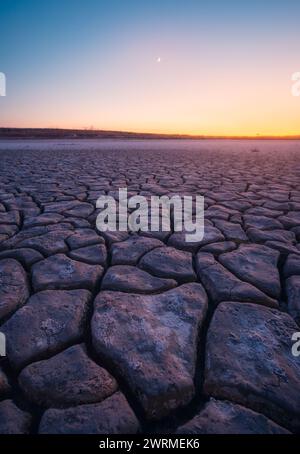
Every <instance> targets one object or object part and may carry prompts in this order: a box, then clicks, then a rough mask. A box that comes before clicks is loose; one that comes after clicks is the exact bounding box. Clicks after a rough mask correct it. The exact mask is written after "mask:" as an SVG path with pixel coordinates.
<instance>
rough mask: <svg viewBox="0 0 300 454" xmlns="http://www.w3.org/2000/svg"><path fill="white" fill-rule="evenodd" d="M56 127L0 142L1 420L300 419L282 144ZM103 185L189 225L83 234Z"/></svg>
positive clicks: (299, 228) (248, 422)
mask: <svg viewBox="0 0 300 454" xmlns="http://www.w3.org/2000/svg"><path fill="white" fill-rule="evenodd" d="M64 142H65V143H64V144H61V143H59V142H57V143H55V142H48V141H45V142H43V143H42V142H31V143H30V142H27V143H24V144H22V143H14V142H9V143H8V142H5V143H2V144H1V147H0V149H1V151H0V156H1V167H0V331H1V332H3V333H4V334H5V335H6V339H7V357H6V358H2V359H1V362H0V433H72V434H76V433H98V434H105V433H121V434H122V433H128V434H132V433H137V432H144V433H147V432H157V433H178V434H185V433H186V434H201V433H274V434H275V433H288V432H300V357H295V356H293V355H292V353H291V348H292V340H291V337H292V335H293V333H294V332H297V331H300V326H299V322H300V144H299V142H272V141H271V142H266V143H260V144H259V146H258V148H259V149H260V152H259V153H252V152H251V148H254V147H253V144H251V142H234V141H227V142H219V143H218V142H205V141H204V142H198V141H195V142H192V143H191V142H189V141H187V142H185V141H184V142H177V141H172V142H158V141H154V142H151V141H146V142H143V141H133V142H129V141H128V142H126V141H124V142H121V143H118V142H117V141H116V142H113V141H108V142H105V141H104V142H102V145H100V144H99V142H95V141H78V142H74V141H73V142H72V141H70V142H68V141H64ZM211 144H213V145H211ZM120 187H127V188H128V191H129V194H130V195H131V194H141V195H145V196H151V195H172V194H180V195H196V194H201V195H204V197H205V219H206V221H205V223H206V225H205V236H204V239H203V240H202V241H201V242H200V243H186V242H185V241H184V236H183V235H182V234H180V233H172V232H169V233H163V232H160V233H153V234H151V233H147V234H138V235H137V234H135V235H128V234H127V233H124V232H123V233H118V232H116V233H108V232H107V233H105V234H100V233H99V232H97V230H96V228H95V220H96V216H97V211H96V209H95V203H96V200H97V198H98V197H99V196H100V195H102V194H110V195H113V196H115V197H116V196H117V191H118V189H119V188H120Z"/></svg>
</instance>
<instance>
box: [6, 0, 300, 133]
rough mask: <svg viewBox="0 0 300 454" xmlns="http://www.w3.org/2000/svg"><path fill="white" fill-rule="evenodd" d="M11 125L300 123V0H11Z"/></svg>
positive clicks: (225, 128) (247, 128)
mask: <svg viewBox="0 0 300 454" xmlns="http://www.w3.org/2000/svg"><path fill="white" fill-rule="evenodd" d="M0 72H3V73H5V75H6V84H7V86H6V97H0V126H7V127H51V128H52V127H59V128H80V129H83V128H94V129H105V130H123V131H137V132H157V133H182V134H201V135H202V134H204V135H224V136H226V135H229V136H232V135H236V136H240V135H253V136H256V135H278V136H280V135H293V134H300V97H293V96H292V95H291V87H292V81H291V77H292V74H293V73H295V72H300V2H299V0H285V1H282V0H280V1H277V0H265V1H264V2H261V1H257V0H252V1H251V2H242V1H235V0H227V1H224V0H219V1H218V0H211V1H209V2H208V1H202V0H183V1H177V0H159V1H157V0H151V1H144V0H139V1H136V0H127V1H126V0H123V1H118V0H50V1H47V2H46V1H40V0H0Z"/></svg>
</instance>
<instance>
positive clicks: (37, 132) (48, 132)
mask: <svg viewBox="0 0 300 454" xmlns="http://www.w3.org/2000/svg"><path fill="white" fill-rule="evenodd" d="M0 139H237V140H238V139H277V140H278V139H282V140H284V139H295V140H299V139H300V135H297V136H280V137H275V136H255V137H253V136H242V137H236V136H205V135H188V134H152V133H139V132H127V131H103V130H90V129H89V130H88V129H59V128H57V129H56V128H1V127H0Z"/></svg>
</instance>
